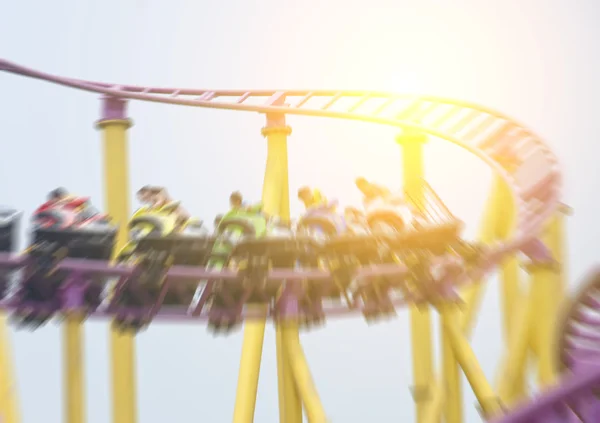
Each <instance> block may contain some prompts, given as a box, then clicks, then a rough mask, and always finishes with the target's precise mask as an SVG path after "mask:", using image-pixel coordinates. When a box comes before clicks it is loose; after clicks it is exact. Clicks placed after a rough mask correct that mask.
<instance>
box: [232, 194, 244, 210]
mask: <svg viewBox="0 0 600 423" xmlns="http://www.w3.org/2000/svg"><path fill="white" fill-rule="evenodd" d="M243 201H244V197H242V194H241V193H240V192H239V191H234V192H232V193H231V195H230V196H229V205H230V206H231V208H238V207H241V206H242V203H243Z"/></svg>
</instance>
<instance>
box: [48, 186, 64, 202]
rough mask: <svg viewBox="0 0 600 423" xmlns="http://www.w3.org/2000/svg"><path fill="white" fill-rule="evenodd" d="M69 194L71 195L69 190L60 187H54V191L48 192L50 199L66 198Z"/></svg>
mask: <svg viewBox="0 0 600 423" xmlns="http://www.w3.org/2000/svg"><path fill="white" fill-rule="evenodd" d="M68 196H69V192H68V191H67V190H66V189H65V188H63V187H59V188H55V189H53V190H52V191H50V192H49V193H48V201H60V200H64V199H65V198H67V197H68Z"/></svg>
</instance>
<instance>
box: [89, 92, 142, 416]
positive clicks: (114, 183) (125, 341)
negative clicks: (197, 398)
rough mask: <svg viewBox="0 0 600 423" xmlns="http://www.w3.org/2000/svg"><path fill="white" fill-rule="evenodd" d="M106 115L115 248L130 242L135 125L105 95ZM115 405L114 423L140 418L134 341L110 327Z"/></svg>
mask: <svg viewBox="0 0 600 423" xmlns="http://www.w3.org/2000/svg"><path fill="white" fill-rule="evenodd" d="M103 106H104V107H103V109H104V114H103V117H102V119H101V120H100V121H99V122H98V124H97V127H98V128H99V129H100V131H101V132H102V138H103V147H104V191H105V207H106V211H107V213H108V214H109V215H110V216H111V217H112V218H113V219H114V221H115V222H116V223H117V224H118V225H119V233H118V236H117V243H116V246H115V251H118V250H119V249H120V248H121V247H122V246H123V245H124V244H125V242H126V241H127V222H128V220H129V217H130V208H129V169H128V163H129V161H128V148H127V129H129V128H130V127H131V125H132V122H131V120H129V119H127V117H126V115H125V106H126V103H125V101H124V100H121V99H117V98H110V97H109V98H105V99H104V104H103ZM110 337H111V356H112V387H113V389H112V404H113V422H114V423H135V422H136V421H137V396H136V386H135V340H134V337H133V336H131V335H122V334H119V333H118V332H116V331H114V330H112V329H111V336H110Z"/></svg>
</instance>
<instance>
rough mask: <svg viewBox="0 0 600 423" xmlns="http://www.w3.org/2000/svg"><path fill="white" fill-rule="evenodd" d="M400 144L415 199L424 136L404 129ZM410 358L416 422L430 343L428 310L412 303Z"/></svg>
mask: <svg viewBox="0 0 600 423" xmlns="http://www.w3.org/2000/svg"><path fill="white" fill-rule="evenodd" d="M396 142H397V143H398V145H400V146H401V148H402V171H403V172H402V173H403V182H404V191H405V192H406V193H407V194H410V196H411V197H412V198H414V199H415V201H417V202H421V201H422V198H423V183H422V181H423V178H424V170H423V161H424V160H423V145H424V144H425V142H427V136H426V135H425V134H420V133H404V134H401V135H400V136H398V137H397V138H396ZM410 321H411V343H412V359H413V384H414V385H413V388H412V391H413V397H414V400H415V403H416V407H417V422H419V423H422V422H423V421H424V420H423V418H424V413H425V410H426V408H427V402H428V401H429V400H430V396H431V392H430V390H431V383H432V382H433V347H432V335H431V312H430V310H429V308H425V307H416V306H413V307H411V309H410Z"/></svg>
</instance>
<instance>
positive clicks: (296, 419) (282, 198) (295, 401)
mask: <svg viewBox="0 0 600 423" xmlns="http://www.w3.org/2000/svg"><path fill="white" fill-rule="evenodd" d="M262 134H263V136H264V137H266V138H267V164H266V169H265V178H264V185H263V195H262V202H263V209H264V211H265V213H267V214H268V215H272V216H279V217H280V218H281V219H283V220H289V218H290V210H289V187H288V167H287V166H288V159H287V156H288V153H287V137H288V135H290V134H291V128H290V127H289V126H287V125H286V124H285V117H284V116H283V115H273V116H272V115H268V116H267V126H266V127H265V128H263V130H262ZM260 307H261V310H263V311H265V307H264V306H260ZM265 325H266V321H265V320H264V319H263V320H259V321H249V322H246V325H245V328H244V342H243V345H242V357H241V361H240V372H239V377H238V388H237V395H236V403H235V409H234V418H233V421H234V423H251V422H252V421H253V420H254V410H255V406H256V394H257V390H258V379H259V373H260V362H261V356H262V348H263V342H264V332H265ZM275 330H276V343H277V375H278V388H279V416H280V421H281V422H282V423H301V422H302V406H301V404H300V399H299V397H298V394H297V392H296V389H295V386H294V384H293V376H292V374H291V368H290V364H289V363H288V360H286V352H285V345H284V341H283V333H282V328H281V327H280V325H276V328H275Z"/></svg>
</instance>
